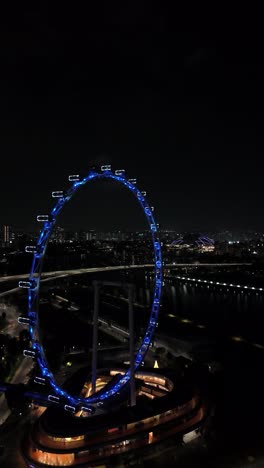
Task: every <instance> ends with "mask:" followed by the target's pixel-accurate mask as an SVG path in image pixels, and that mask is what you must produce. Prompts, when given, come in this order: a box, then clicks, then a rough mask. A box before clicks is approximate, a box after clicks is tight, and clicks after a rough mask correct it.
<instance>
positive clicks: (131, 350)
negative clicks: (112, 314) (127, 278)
mask: <svg viewBox="0 0 264 468" xmlns="http://www.w3.org/2000/svg"><path fill="white" fill-rule="evenodd" d="M128 321H129V361H130V405H131V406H135V404H136V389H135V369H134V313H133V285H132V284H129V285H128Z"/></svg>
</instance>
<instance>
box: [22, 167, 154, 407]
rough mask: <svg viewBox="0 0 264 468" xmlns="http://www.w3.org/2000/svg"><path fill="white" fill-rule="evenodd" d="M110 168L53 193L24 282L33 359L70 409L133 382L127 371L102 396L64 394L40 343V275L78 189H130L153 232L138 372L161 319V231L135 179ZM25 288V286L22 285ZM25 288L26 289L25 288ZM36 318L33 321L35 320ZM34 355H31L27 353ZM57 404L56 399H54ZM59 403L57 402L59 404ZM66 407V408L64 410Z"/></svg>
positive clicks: (113, 392)
mask: <svg viewBox="0 0 264 468" xmlns="http://www.w3.org/2000/svg"><path fill="white" fill-rule="evenodd" d="M109 167H110V166H102V168H101V172H96V171H95V170H91V171H90V172H89V174H88V175H87V176H86V177H85V178H83V179H82V180H80V176H77V175H74V176H70V177H69V180H70V181H71V182H73V185H72V186H71V187H70V188H69V189H68V191H63V192H53V198H54V194H56V195H62V194H63V196H58V197H56V196H55V198H57V200H58V201H57V203H56V205H55V206H54V207H53V209H52V210H51V213H50V214H49V215H42V216H39V217H38V218H37V219H38V220H39V221H40V220H41V221H43V222H44V225H43V229H42V231H41V233H40V236H39V239H38V242H37V246H36V250H35V249H32V253H33V254H34V256H33V261H32V266H31V272H30V276H29V281H28V282H25V283H26V284H25V285H24V287H28V317H29V318H30V327H29V333H30V337H31V349H32V356H33V354H34V355H35V358H36V361H37V363H38V365H39V368H40V372H41V377H40V378H44V379H45V381H46V382H47V383H49V384H50V386H51V387H52V388H53V391H54V395H53V396H54V397H57V398H59V401H60V403H61V404H62V405H63V406H64V405H65V404H66V405H67V404H69V406H71V407H72V406H74V407H75V406H76V407H77V406H78V405H80V404H85V405H86V406H87V405H89V404H96V403H97V402H99V401H100V400H105V399H107V398H109V397H110V396H112V395H114V394H115V393H117V392H118V391H120V389H121V388H122V387H123V386H124V385H126V384H127V383H128V382H129V380H130V370H128V371H127V372H126V373H125V374H124V375H122V376H121V377H120V379H119V380H118V381H117V382H116V383H115V385H114V386H113V387H112V388H110V389H108V391H106V392H100V394H99V395H97V394H94V395H92V396H90V397H88V398H81V397H76V396H71V395H69V394H68V393H67V392H65V391H64V390H62V389H61V388H60V387H59V386H58V385H57V384H56V382H55V379H54V376H53V374H52V373H51V372H50V370H49V368H48V365H47V362H46V358H45V354H44V350H43V347H42V345H41V344H40V342H39V331H38V304H39V286H40V279H41V272H42V267H43V261H44V256H45V252H46V249H47V245H48V241H49V238H50V235H51V232H52V229H53V227H54V225H55V223H56V217H57V215H58V214H59V213H60V211H61V210H62V208H63V206H64V204H65V203H66V202H68V201H69V200H70V199H71V197H72V196H73V195H74V193H75V192H76V191H77V189H78V188H79V187H81V186H82V185H85V184H86V183H87V182H89V181H91V180H93V179H112V180H114V181H116V182H118V183H120V184H122V185H124V186H125V187H127V188H128V189H129V190H130V191H131V192H132V193H133V194H134V196H135V197H136V198H137V200H138V202H139V204H140V205H141V207H142V209H143V212H144V213H145V216H146V219H147V222H148V224H149V228H150V232H151V235H152V242H153V250H154V268H155V284H154V294H153V303H152V307H151V313H150V318H149V322H148V325H147V327H146V331H145V336H144V338H143V340H142V343H141V345H140V347H139V349H138V351H137V354H136V357H135V370H137V368H138V367H139V366H140V365H141V364H142V362H143V361H144V357H145V355H146V353H147V351H148V348H149V345H150V343H151V340H152V336H153V333H154V331H155V328H156V326H157V323H158V322H157V320H158V315H159V308H160V299H161V291H162V284H163V282H162V253H161V244H160V241H159V238H158V234H157V231H158V228H157V224H156V223H155V220H154V217H153V211H152V209H151V207H150V206H149V204H148V203H147V201H146V199H145V196H144V194H143V192H140V190H138V188H137V187H136V185H135V179H130V180H129V179H126V177H125V173H124V170H120V171H115V172H112V170H111V169H109ZM21 286H22V285H21ZM22 287H23V286H22ZM32 318H34V320H32ZM28 354H31V353H28ZM54 400H55V398H54ZM56 402H57V400H56ZM64 407H65V406H64Z"/></svg>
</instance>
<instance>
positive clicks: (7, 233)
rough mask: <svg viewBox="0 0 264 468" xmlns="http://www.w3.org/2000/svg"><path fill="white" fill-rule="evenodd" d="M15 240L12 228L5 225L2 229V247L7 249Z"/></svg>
mask: <svg viewBox="0 0 264 468" xmlns="http://www.w3.org/2000/svg"><path fill="white" fill-rule="evenodd" d="M14 240H15V234H14V232H13V229H12V226H10V225H8V224H4V225H3V226H2V229H1V243H2V246H4V247H7V246H9V245H10V244H13V242H14Z"/></svg>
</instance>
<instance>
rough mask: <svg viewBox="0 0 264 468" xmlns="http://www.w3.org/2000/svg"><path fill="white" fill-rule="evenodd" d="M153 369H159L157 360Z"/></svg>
mask: <svg viewBox="0 0 264 468" xmlns="http://www.w3.org/2000/svg"><path fill="white" fill-rule="evenodd" d="M153 367H154V369H158V368H159V365H158V361H157V359H156V361H155V362H154V366H153Z"/></svg>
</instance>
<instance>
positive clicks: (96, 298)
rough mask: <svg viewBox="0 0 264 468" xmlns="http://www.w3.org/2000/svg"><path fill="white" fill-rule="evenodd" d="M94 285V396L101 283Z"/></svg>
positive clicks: (94, 283)
mask: <svg viewBox="0 0 264 468" xmlns="http://www.w3.org/2000/svg"><path fill="white" fill-rule="evenodd" d="M93 285H94V312H93V354H92V394H93V393H95V391H96V371H97V346H98V314H99V293H100V283H99V282H98V281H94V282H93Z"/></svg>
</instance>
